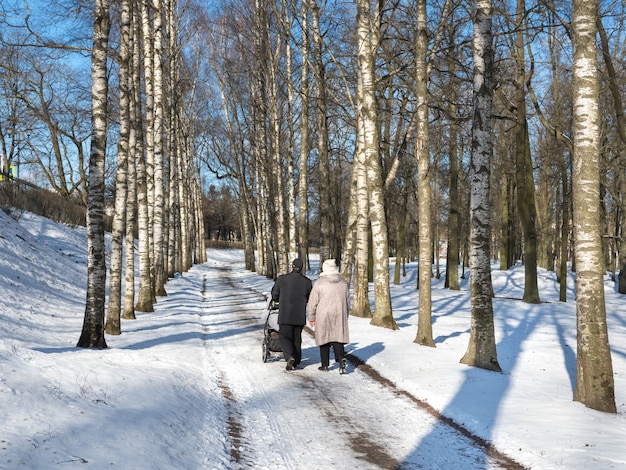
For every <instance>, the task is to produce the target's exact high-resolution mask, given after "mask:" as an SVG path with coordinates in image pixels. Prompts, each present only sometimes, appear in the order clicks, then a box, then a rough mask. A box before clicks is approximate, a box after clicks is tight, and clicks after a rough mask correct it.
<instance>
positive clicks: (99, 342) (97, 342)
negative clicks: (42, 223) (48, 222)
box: [76, 0, 110, 349]
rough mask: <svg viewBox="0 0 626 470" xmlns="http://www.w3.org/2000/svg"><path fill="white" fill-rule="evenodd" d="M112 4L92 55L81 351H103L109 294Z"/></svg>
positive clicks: (99, 18) (100, 4) (98, 9)
mask: <svg viewBox="0 0 626 470" xmlns="http://www.w3.org/2000/svg"><path fill="white" fill-rule="evenodd" d="M109 29H110V21H109V2H108V0H96V2H95V9H94V23H93V46H92V52H91V79H92V84H91V103H92V114H91V123H92V133H91V151H90V155H89V176H88V186H87V188H88V193H87V297H86V305H85V318H84V321H83V328H82V332H81V335H80V338H79V340H78V343H77V345H76V346H77V347H79V348H93V349H103V348H106V347H107V344H106V340H105V338H104V309H105V299H106V297H105V293H106V258H105V245H104V161H105V155H106V148H107V120H108V106H107V99H108V89H109V84H108V79H107V49H108V44H109Z"/></svg>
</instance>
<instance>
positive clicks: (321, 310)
mask: <svg viewBox="0 0 626 470" xmlns="http://www.w3.org/2000/svg"><path fill="white" fill-rule="evenodd" d="M349 314H350V290H349V288H348V283H347V282H346V281H345V280H344V278H343V277H341V275H340V274H339V271H338V270H337V265H336V264H335V260H334V259H327V260H326V261H324V264H323V265H322V272H321V273H320V277H319V279H318V280H317V281H315V284H313V290H312V291H311V296H310V298H309V324H310V325H311V326H312V327H315V344H317V345H318V346H319V348H320V357H321V359H322V365H321V366H320V367H319V370H322V371H327V370H328V366H329V364H330V348H331V346H332V348H333V352H334V354H335V362H338V363H339V371H340V373H342V374H343V373H344V372H345V371H346V358H345V357H344V356H345V348H344V345H345V344H347V343H349V342H350V335H349V331H348V315H349Z"/></svg>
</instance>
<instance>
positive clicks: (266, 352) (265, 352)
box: [263, 341, 270, 362]
mask: <svg viewBox="0 0 626 470" xmlns="http://www.w3.org/2000/svg"><path fill="white" fill-rule="evenodd" d="M269 357H270V351H269V349H268V347H267V341H263V362H267V359H268V358H269Z"/></svg>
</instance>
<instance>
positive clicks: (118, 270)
mask: <svg viewBox="0 0 626 470" xmlns="http://www.w3.org/2000/svg"><path fill="white" fill-rule="evenodd" d="M121 6H122V11H121V16H120V18H121V25H120V46H119V47H120V51H119V74H118V75H119V78H118V80H119V100H120V131H119V132H120V135H119V141H118V145H117V172H116V176H115V205H114V212H113V226H112V229H111V262H110V270H109V273H110V276H109V304H108V309H107V320H106V332H107V333H109V334H116V335H119V334H120V333H121V332H122V330H121V324H120V316H121V308H122V266H123V264H122V260H123V247H124V244H123V238H124V234H125V233H124V230H125V225H126V211H127V209H128V205H127V201H126V198H127V194H128V159H129V157H128V154H129V140H130V127H131V124H130V108H131V89H130V87H131V84H132V76H131V70H130V54H131V52H132V51H131V50H130V47H131V44H130V28H131V23H130V21H131V11H130V0H122V5H121Z"/></svg>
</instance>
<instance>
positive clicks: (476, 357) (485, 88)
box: [461, 0, 501, 371]
mask: <svg viewBox="0 0 626 470" xmlns="http://www.w3.org/2000/svg"><path fill="white" fill-rule="evenodd" d="M475 6H476V8H475V12H474V42H473V53H474V92H473V99H474V109H473V118H472V148H471V156H470V182H471V189H470V191H471V194H470V216H471V221H470V253H469V255H470V296H471V306H472V318H471V328H470V339H469V344H468V347H467V351H466V353H465V355H464V356H463V358H462V359H461V362H462V363H463V364H467V365H470V366H476V367H480V368H483V369H488V370H494V371H500V370H501V369H500V364H498V358H497V353H496V340H495V331H494V320H493V305H492V303H491V296H492V293H493V288H492V284H491V264H490V261H491V260H490V242H491V224H490V221H489V216H490V204H489V195H490V181H489V180H490V176H491V158H492V154H493V141H492V135H491V132H492V103H493V35H492V4H491V0H476V2H475Z"/></svg>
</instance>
